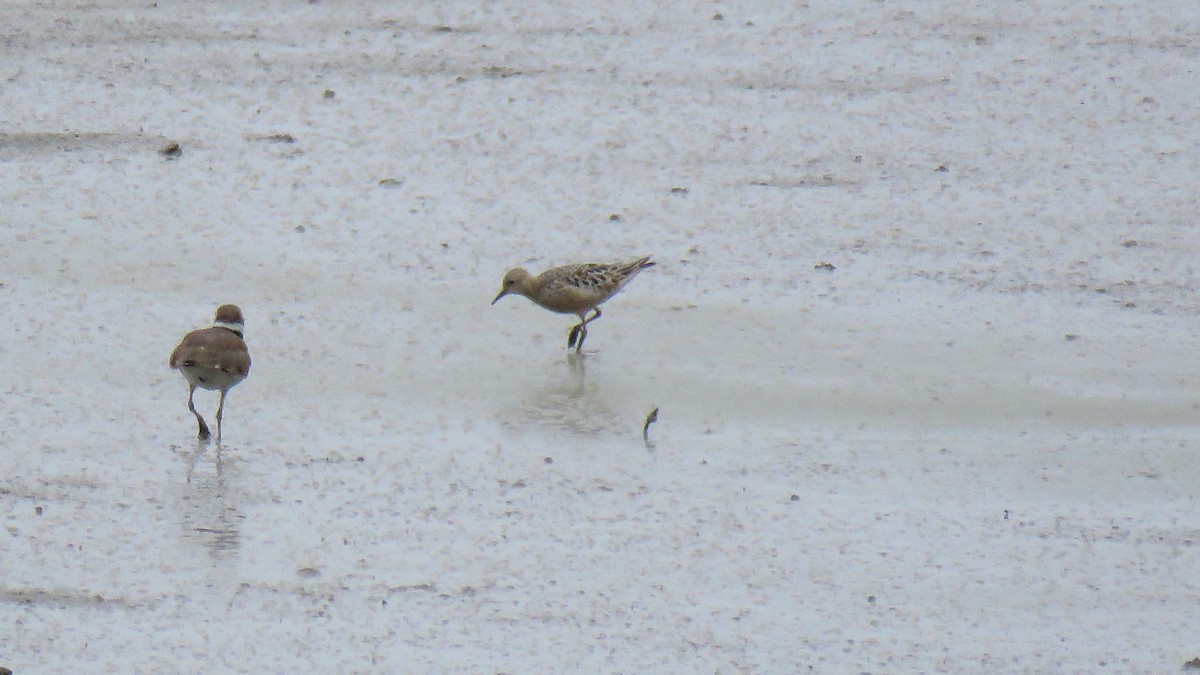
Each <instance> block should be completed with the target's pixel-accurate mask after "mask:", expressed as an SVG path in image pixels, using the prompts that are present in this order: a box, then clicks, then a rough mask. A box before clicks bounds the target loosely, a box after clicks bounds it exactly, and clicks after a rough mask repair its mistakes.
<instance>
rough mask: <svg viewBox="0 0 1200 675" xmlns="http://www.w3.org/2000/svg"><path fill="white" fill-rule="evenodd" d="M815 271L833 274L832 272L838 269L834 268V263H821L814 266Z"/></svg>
mask: <svg viewBox="0 0 1200 675" xmlns="http://www.w3.org/2000/svg"><path fill="white" fill-rule="evenodd" d="M813 269H814V270H821V271H822V272H832V271H834V270H836V269H837V268H836V267H834V266H833V263H831V262H819V263H817V264H816V265H813Z"/></svg>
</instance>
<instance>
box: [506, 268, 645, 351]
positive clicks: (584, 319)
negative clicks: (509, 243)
mask: <svg viewBox="0 0 1200 675" xmlns="http://www.w3.org/2000/svg"><path fill="white" fill-rule="evenodd" d="M653 265H654V263H653V262H651V261H650V256H646V257H644V258H638V259H637V260H634V261H633V262H628V263H581V264H577V265H564V266H562V267H554V268H552V269H548V270H546V271H545V272H542V273H541V274H539V275H537V276H536V277H535V276H533V275H532V274H530V273H529V272H527V271H526V270H525V269H524V268H522V267H518V268H516V269H511V270H509V271H508V273H507V274H505V275H504V281H503V282H501V286H500V293H499V295H497V296H496V299H495V300H492V304H493V305H494V304H496V302H497V301H499V300H500V298H503V297H504V296H506V295H509V294H512V293H515V294H517V295H523V296H525V297H527V298H529V299H530V300H532V301H533V302H534V303H536V304H538V305H540V306H542V307H545V308H546V309H548V310H550V311H551V312H558V313H559V314H575V315H577V316H579V323H578V324H577V325H576V326H575V327H574V328H572V329H571V334H570V335H568V336H567V349H570V348H571V347H574V348H575V351H577V352H578V351H581V350H583V341H584V339H586V338H587V325H588V324H589V323H591V322H593V321H595V320H596V319H599V318H600V307H599V305H600V304H601V303H603V302H604V301H605V300H608V299H609V298H611V297H612V296H614V295H616V294H617V291H619V290H621V289H622V288H624V286H625V284H627V283H629V280H630V279H632V278H634V277H635V276H637V274H638V272H641V271H642V270H644V269H646V268H647V267H651V266H653ZM588 312H594V313H593V314H592V315H591V316H590V317H588V316H586V315H587V313H588Z"/></svg>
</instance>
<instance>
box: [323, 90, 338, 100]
mask: <svg viewBox="0 0 1200 675" xmlns="http://www.w3.org/2000/svg"><path fill="white" fill-rule="evenodd" d="M321 96H323V97H325V98H333V97H334V96H337V94H335V93H333V90H332V89H326V90H325V93H324V94H321Z"/></svg>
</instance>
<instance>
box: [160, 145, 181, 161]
mask: <svg viewBox="0 0 1200 675" xmlns="http://www.w3.org/2000/svg"><path fill="white" fill-rule="evenodd" d="M158 154H160V155H162V156H163V157H167V158H170V159H175V158H176V157H182V156H183V148H181V147H179V144H178V143H176V142H174V141H172V142H170V143H167V144H166V145H164V146H162V148H161V149H160V150H159V151H158Z"/></svg>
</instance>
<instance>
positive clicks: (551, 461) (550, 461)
mask: <svg viewBox="0 0 1200 675" xmlns="http://www.w3.org/2000/svg"><path fill="white" fill-rule="evenodd" d="M542 463H544V464H553V463H554V458H553V457H546V458H543V459H542Z"/></svg>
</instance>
